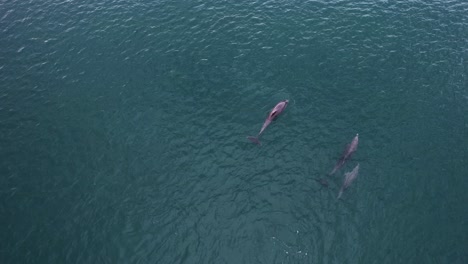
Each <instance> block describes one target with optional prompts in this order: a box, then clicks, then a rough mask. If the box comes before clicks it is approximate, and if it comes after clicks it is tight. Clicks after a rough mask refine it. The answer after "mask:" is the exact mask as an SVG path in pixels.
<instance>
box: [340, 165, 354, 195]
mask: <svg viewBox="0 0 468 264" xmlns="http://www.w3.org/2000/svg"><path fill="white" fill-rule="evenodd" d="M358 173H359V163H358V165H356V167H354V169H353V170H352V171H351V172H347V173H345V179H344V181H343V185H342V186H341V189H340V192H339V193H338V197H337V198H336V199H340V197H341V195H342V194H343V192H344V190H346V188H348V187H349V185H351V183H352V182H353V181H354V180H355V179H356V178H357V176H358Z"/></svg>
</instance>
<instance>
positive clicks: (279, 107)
mask: <svg viewBox="0 0 468 264" xmlns="http://www.w3.org/2000/svg"><path fill="white" fill-rule="evenodd" d="M288 103H289V100H284V101H281V102H279V103H277V104H276V105H275V107H274V108H273V109H272V110H271V112H270V114H268V117H267V118H266V120H265V123H263V126H262V129H260V132H259V133H258V135H257V136H256V137H253V136H248V137H247V138H248V139H249V140H250V141H252V142H253V143H255V144H258V145H261V144H260V141H259V140H258V138H259V137H260V135H261V134H262V133H263V130H265V128H267V126H268V125H269V124H270V123H271V122H272V121H273V120H274V119H275V118H276V117H277V116H278V115H279V114H281V112H283V111H284V109H286V106H287V105H288Z"/></svg>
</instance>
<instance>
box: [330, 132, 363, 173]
mask: <svg viewBox="0 0 468 264" xmlns="http://www.w3.org/2000/svg"><path fill="white" fill-rule="evenodd" d="M358 143H359V134H356V136H355V137H354V138H353V141H351V143H349V144H348V145H347V146H346V148H345V150H344V151H343V154H341V157H340V159H339V160H338V162H336V165H335V167H334V168H333V170H332V171H331V172H330V174H329V175H333V173H335V172H336V171H337V170H339V169H340V168H341V167H343V165H344V164H345V162H346V161H347V160H348V159H349V158H351V155H352V154H353V153H354V152H355V151H356V150H357V147H358Z"/></svg>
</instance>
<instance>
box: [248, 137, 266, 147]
mask: <svg viewBox="0 0 468 264" xmlns="http://www.w3.org/2000/svg"><path fill="white" fill-rule="evenodd" d="M247 138H248V139H249V140H250V141H252V142H253V143H255V144H257V145H259V146H260V145H262V144H261V143H260V140H258V137H252V136H248V137H247Z"/></svg>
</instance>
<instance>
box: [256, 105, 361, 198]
mask: <svg viewBox="0 0 468 264" xmlns="http://www.w3.org/2000/svg"><path fill="white" fill-rule="evenodd" d="M288 103H289V100H284V101H281V102H279V103H277V104H276V106H275V107H274V108H273V109H272V110H271V111H270V113H269V114H268V117H267V118H266V120H265V122H264V123H263V126H262V128H261V129H260V132H258V135H257V136H256V137H254V136H248V137H247V138H248V139H249V140H250V141H252V142H253V143H255V144H257V145H261V143H260V140H259V137H260V135H261V134H262V133H263V131H264V130H265V129H266V128H267V127H268V126H269V125H270V124H271V122H273V120H275V119H276V118H277V117H278V116H279V115H280V114H281V113H282V112H283V111H284V109H286V106H287V105H288ZM358 143H359V134H356V136H355V137H354V138H353V140H352V141H351V143H350V144H348V145H347V146H346V148H345V150H344V151H343V154H342V155H341V157H340V159H339V160H338V161H337V163H336V165H335V167H334V168H333V170H332V171H331V172H330V173H329V175H333V174H334V173H335V172H336V171H337V170H339V169H341V167H343V165H344V164H345V163H346V161H347V160H349V159H350V158H351V155H352V154H353V153H354V152H356V150H357V147H358ZM358 173H359V163H358V165H356V167H354V169H353V170H352V171H351V172H347V173H345V179H344V181H343V184H342V186H341V188H340V191H339V193H338V197H337V198H338V199H339V198H340V197H341V195H342V194H343V192H344V190H345V189H347V188H348V187H349V186H350V185H351V183H352V182H353V181H354V180H355V179H356V178H357V175H358ZM317 181H319V182H320V183H321V184H322V185H326V186H328V182H327V181H326V180H324V179H319V180H317Z"/></svg>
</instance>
